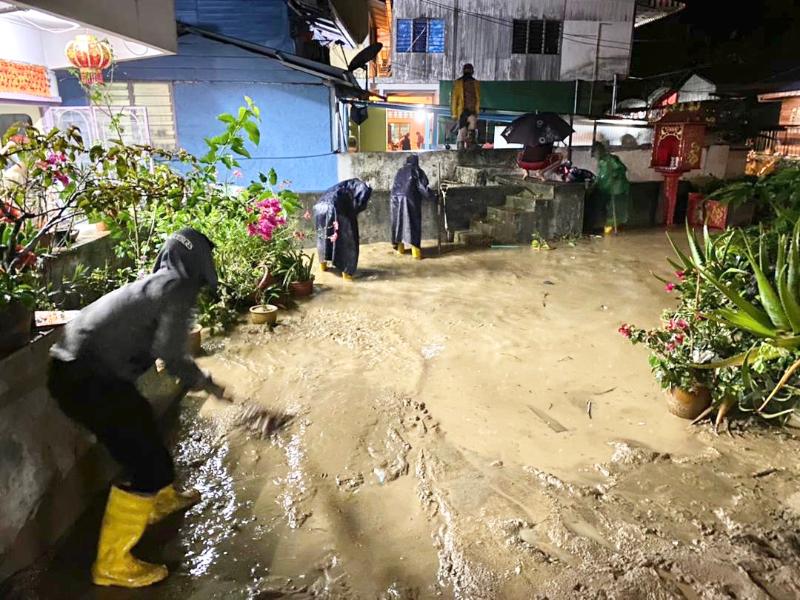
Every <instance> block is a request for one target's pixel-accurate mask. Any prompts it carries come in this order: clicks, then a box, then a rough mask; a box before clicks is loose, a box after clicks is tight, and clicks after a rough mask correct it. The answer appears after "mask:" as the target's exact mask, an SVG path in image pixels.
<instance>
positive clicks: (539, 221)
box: [486, 201, 549, 244]
mask: <svg viewBox="0 0 800 600" xmlns="http://www.w3.org/2000/svg"><path fill="white" fill-rule="evenodd" d="M548 205H549V203H547V202H544V201H542V202H538V204H537V206H536V209H535V210H520V209H517V208H510V207H508V206H499V207H491V206H490V207H489V208H488V209H487V219H486V220H487V221H488V222H490V223H493V224H495V232H494V233H495V234H496V235H495V236H494V237H495V240H497V241H501V242H503V243H508V244H513V243H517V244H527V243H530V241H531V239H532V238H533V236H534V235H536V236H540V237H544V238H546V237H548V230H547V221H548V215H549V206H548Z"/></svg>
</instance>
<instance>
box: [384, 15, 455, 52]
mask: <svg viewBox="0 0 800 600" xmlns="http://www.w3.org/2000/svg"><path fill="white" fill-rule="evenodd" d="M434 21H435V22H438V23H441V25H442V41H441V50H431V36H430V32H431V23H432V22H434ZM401 22H402V23H403V26H404V28H405V27H409V28H410V29H411V39H410V41H409V44H410V45H409V46H407V47H401V46H400V42H399V41H397V42H396V43H395V47H396V51H397V54H444V53H445V51H446V50H445V46H446V43H447V30H446V20H445V19H442V18H438V17H416V18H413V19H409V18H400V17H398V18H397V22H396V23H395V31H398V32H399V31H400V29H401ZM421 23H424V28H423V32H424V36H425V43H424V49H418V50H415V49H414V47H415V45H416V44H415V43H416V42H417V40H418V39H419V38H420V37H421V35H422V34H420V35H416V34H415V30H416V31H418V29H417V27H418V25H419V24H421ZM395 39H397V38H396V37H395Z"/></svg>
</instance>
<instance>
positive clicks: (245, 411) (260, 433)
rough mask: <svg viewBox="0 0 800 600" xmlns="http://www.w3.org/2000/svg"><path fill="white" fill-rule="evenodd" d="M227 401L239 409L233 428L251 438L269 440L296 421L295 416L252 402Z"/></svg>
mask: <svg viewBox="0 0 800 600" xmlns="http://www.w3.org/2000/svg"><path fill="white" fill-rule="evenodd" d="M226 400H228V401H229V402H232V403H234V404H236V405H237V407H238V410H237V411H236V415H235V416H234V418H233V426H234V427H235V428H237V429H240V430H241V431H243V432H244V433H245V434H247V435H248V436H249V437H251V438H256V439H260V440H266V439H269V438H270V437H272V435H273V434H275V433H276V432H278V431H279V430H281V429H283V428H284V427H285V426H286V425H288V424H289V423H290V422H291V421H292V419H294V415H289V414H286V413H280V412H275V411H273V410H270V409H269V408H267V407H265V406H262V405H261V404H257V403H255V402H252V401H250V400H244V401H239V402H234V401H233V400H232V399H229V398H226Z"/></svg>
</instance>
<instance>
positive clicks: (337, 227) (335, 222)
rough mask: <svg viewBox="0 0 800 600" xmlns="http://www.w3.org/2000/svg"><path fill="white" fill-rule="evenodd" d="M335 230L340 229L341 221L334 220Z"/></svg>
mask: <svg viewBox="0 0 800 600" xmlns="http://www.w3.org/2000/svg"><path fill="white" fill-rule="evenodd" d="M333 230H334V231H339V221H334V222H333Z"/></svg>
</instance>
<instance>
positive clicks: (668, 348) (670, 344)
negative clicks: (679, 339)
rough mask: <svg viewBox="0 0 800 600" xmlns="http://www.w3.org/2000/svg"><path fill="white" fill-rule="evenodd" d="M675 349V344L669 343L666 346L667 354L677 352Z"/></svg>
mask: <svg viewBox="0 0 800 600" xmlns="http://www.w3.org/2000/svg"><path fill="white" fill-rule="evenodd" d="M675 348H676V346H675V342H669V343H668V344H667V345H666V349H667V352H672V351H673V350H675Z"/></svg>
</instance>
